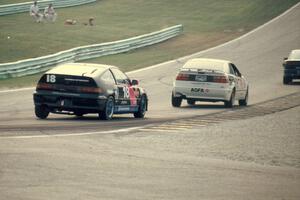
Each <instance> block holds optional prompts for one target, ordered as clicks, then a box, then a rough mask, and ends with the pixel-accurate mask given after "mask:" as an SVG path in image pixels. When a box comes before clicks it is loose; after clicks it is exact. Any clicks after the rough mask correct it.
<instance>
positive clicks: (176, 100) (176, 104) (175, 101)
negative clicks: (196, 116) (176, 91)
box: [172, 93, 182, 107]
mask: <svg viewBox="0 0 300 200" xmlns="http://www.w3.org/2000/svg"><path fill="white" fill-rule="evenodd" d="M181 102H182V98H181V97H174V95H173V93H172V106H173V107H180V106H181Z"/></svg>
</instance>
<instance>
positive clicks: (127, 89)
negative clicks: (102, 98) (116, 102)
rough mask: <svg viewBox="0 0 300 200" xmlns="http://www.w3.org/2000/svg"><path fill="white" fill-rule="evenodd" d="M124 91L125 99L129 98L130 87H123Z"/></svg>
mask: <svg viewBox="0 0 300 200" xmlns="http://www.w3.org/2000/svg"><path fill="white" fill-rule="evenodd" d="M123 92H124V99H129V97H130V96H129V88H128V87H126V86H125V87H123Z"/></svg>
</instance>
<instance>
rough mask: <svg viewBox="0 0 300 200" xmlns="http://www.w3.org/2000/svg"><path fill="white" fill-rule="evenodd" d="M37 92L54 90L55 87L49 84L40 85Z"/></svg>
mask: <svg viewBox="0 0 300 200" xmlns="http://www.w3.org/2000/svg"><path fill="white" fill-rule="evenodd" d="M36 89H37V90H52V89H54V85H51V84H48V83H38V84H37V86H36Z"/></svg>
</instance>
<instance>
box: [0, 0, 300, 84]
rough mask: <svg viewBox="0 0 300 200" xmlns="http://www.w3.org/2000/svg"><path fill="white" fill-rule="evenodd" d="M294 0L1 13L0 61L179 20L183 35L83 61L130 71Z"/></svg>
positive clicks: (227, 35) (125, 0)
mask: <svg viewBox="0 0 300 200" xmlns="http://www.w3.org/2000/svg"><path fill="white" fill-rule="evenodd" d="M15 1H17V0H15ZM297 2H298V0H276V1H274V0H252V1H248V0H222V1H209V0H197V1H195V0H184V1H182V0H164V1H161V0H151V1H149V0H138V1H137V0H99V1H97V3H92V4H87V5H83V6H78V7H71V8H64V9H57V12H58V19H57V21H56V22H55V23H54V24H52V23H42V24H38V23H34V22H33V20H32V19H31V18H30V16H29V15H28V13H23V14H16V15H8V16H2V17H0V29H1V32H0V44H1V45H0V63H4V62H12V61H17V60H20V59H26V58H32V57H37V56H43V55H47V54H51V53H56V52H57V51H62V50H66V49H70V48H73V47H77V46H82V45H89V44H94V43H102V42H108V41H115V40H120V39H125V38H129V37H132V36H136V35H141V34H145V33H149V32H152V31H157V30H160V29H162V28H165V27H169V26H173V25H176V24H183V25H184V34H183V35H182V36H179V37H177V38H174V39H171V40H169V41H167V42H164V43H161V44H158V45H154V46H151V47H146V48H143V49H139V50H135V51H132V52H129V53H124V54H120V55H114V56H106V57H102V58H97V59H92V60H87V61H85V62H95V63H107V64H114V65H117V66H119V67H120V68H122V69H123V70H124V71H130V70H133V69H137V68H141V67H145V66H149V65H152V64H156V63H159V62H163V61H166V60H170V59H174V58H176V57H180V56H184V55H187V54H191V53H194V52H197V51H200V50H203V49H206V48H208V47H211V46H215V45H217V44H220V43H223V42H225V41H228V40H230V39H233V38H235V37H237V36H239V35H241V34H244V33H246V32H248V31H249V30H252V29H253V28H255V27H257V26H258V25H260V24H263V23H265V22H266V21H268V20H270V19H272V18H273V17H275V16H277V15H278V14H280V13H282V12H283V11H284V10H286V9H287V8H289V7H291V6H292V5H294V4H295V3H297ZM91 16H92V17H94V18H95V23H96V25H95V26H93V27H89V26H84V25H83V24H82V23H83V22H86V21H87V19H88V18H89V17H91ZM66 19H76V20H77V21H78V24H77V25H74V26H66V25H64V21H65V20H66ZM7 36H10V39H8V38H7ZM33 77H37V76H33ZM31 78H32V77H31ZM23 79H24V80H26V81H24V84H25V85H28V84H32V80H31V79H29V80H27V78H20V79H16V81H11V83H15V82H17V81H18V82H19V81H21V80H23ZM30 80H31V81H30ZM35 80H36V78H35ZM10 86H12V87H15V84H11V85H10V82H9V81H0V87H10Z"/></svg>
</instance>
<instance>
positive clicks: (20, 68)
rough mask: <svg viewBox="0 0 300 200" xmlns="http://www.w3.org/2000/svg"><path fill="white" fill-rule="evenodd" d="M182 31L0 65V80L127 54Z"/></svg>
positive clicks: (179, 28) (168, 30)
mask: <svg viewBox="0 0 300 200" xmlns="http://www.w3.org/2000/svg"><path fill="white" fill-rule="evenodd" d="M182 31H183V26H182V25H176V26H172V27H169V28H166V29H163V30H160V31H156V32H153V33H149V34H145V35H141V36H137V37H133V38H129V39H125V40H119V41H116V42H108V43H101V44H94V45H89V46H81V47H77V48H73V49H70V50H67V51H61V52H58V53H55V54H52V55H48V56H43V57H38V58H32V59H26V60H20V61H17V62H11V63H3V64H0V79H7V78H11V77H20V76H25V75H30V74H36V73H40V72H43V71H46V70H48V69H49V68H51V67H52V66H54V65H57V64H60V63H66V62H75V61H80V60H86V59H90V58H95V57H101V56H104V55H112V54H118V53H123V52H127V51H130V50H133V49H137V48H140V47H145V46H149V45H152V44H156V43H159V42H162V41H165V40H167V39H170V38H172V37H175V36H178V35H179V34H181V33H182Z"/></svg>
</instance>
